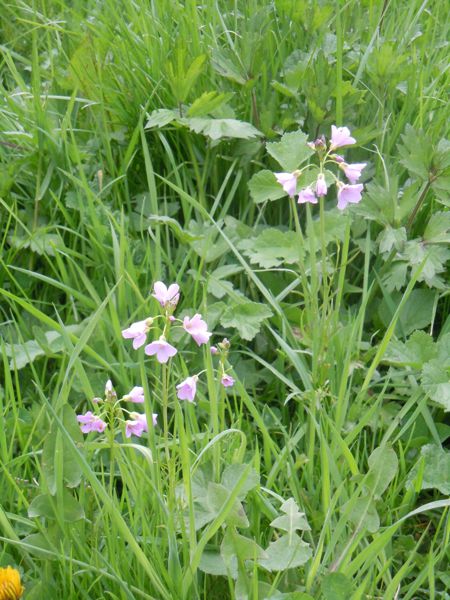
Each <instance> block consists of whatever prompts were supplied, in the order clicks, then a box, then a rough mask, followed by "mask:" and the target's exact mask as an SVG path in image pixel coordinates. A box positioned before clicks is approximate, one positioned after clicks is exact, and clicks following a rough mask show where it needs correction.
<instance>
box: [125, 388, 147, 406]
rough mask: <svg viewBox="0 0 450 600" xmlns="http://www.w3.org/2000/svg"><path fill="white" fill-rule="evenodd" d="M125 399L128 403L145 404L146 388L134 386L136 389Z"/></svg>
mask: <svg viewBox="0 0 450 600" xmlns="http://www.w3.org/2000/svg"><path fill="white" fill-rule="evenodd" d="M123 399H124V400H126V401H127V402H134V403H136V404H142V402H144V388H143V387H140V386H138V385H136V386H134V388H133V389H132V390H131V391H130V392H128V394H126V395H125V396H124V397H123Z"/></svg>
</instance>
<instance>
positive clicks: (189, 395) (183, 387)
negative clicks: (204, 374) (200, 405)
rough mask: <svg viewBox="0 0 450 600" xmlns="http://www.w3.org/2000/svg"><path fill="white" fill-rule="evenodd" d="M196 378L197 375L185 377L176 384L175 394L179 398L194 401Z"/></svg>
mask: <svg viewBox="0 0 450 600" xmlns="http://www.w3.org/2000/svg"><path fill="white" fill-rule="evenodd" d="M197 380H198V377H197V375H194V376H193V377H187V378H186V379H185V380H184V381H182V382H181V383H180V384H178V385H177V390H178V391H177V396H178V398H179V399H180V400H187V401H188V402H194V398H195V394H196V392H197Z"/></svg>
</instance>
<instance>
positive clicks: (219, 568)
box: [199, 550, 238, 579]
mask: <svg viewBox="0 0 450 600" xmlns="http://www.w3.org/2000/svg"><path fill="white" fill-rule="evenodd" d="M199 569H200V570H201V571H203V572H204V573H208V574H209V575H216V576H217V575H221V576H223V577H228V576H230V577H232V578H233V579H236V577H237V573H238V571H237V560H236V558H235V559H234V560H233V561H231V564H229V566H228V567H227V565H226V564H225V561H224V559H223V557H222V555H221V554H220V553H219V552H216V551H214V550H205V552H203V554H202V557H201V559H200V564H199Z"/></svg>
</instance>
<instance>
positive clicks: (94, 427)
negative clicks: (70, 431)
mask: <svg viewBox="0 0 450 600" xmlns="http://www.w3.org/2000/svg"><path fill="white" fill-rule="evenodd" d="M77 421H78V423H81V431H82V432H83V433H89V432H90V431H98V433H103V431H105V429H106V423H105V421H102V419H100V417H97V416H96V415H94V414H93V413H92V412H91V411H90V410H88V411H87V413H85V414H84V415H77Z"/></svg>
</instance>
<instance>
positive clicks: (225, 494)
mask: <svg viewBox="0 0 450 600" xmlns="http://www.w3.org/2000/svg"><path fill="white" fill-rule="evenodd" d="M231 492H232V488H231V489H228V488H226V487H225V486H223V485H222V484H220V483H212V482H210V483H209V484H208V493H207V503H208V506H209V508H210V509H211V512H213V513H214V514H215V515H218V514H219V513H220V511H221V510H222V509H223V506H224V504H225V503H226V501H227V500H228V498H229V497H230V494H231ZM226 523H227V524H228V525H232V526H233V527H241V528H246V527H249V525H250V523H249V521H248V519H247V515H246V514H245V510H244V507H243V506H242V504H241V502H239V500H235V502H234V504H233V507H232V508H231V511H230V512H229V514H228V517H227V518H226Z"/></svg>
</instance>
